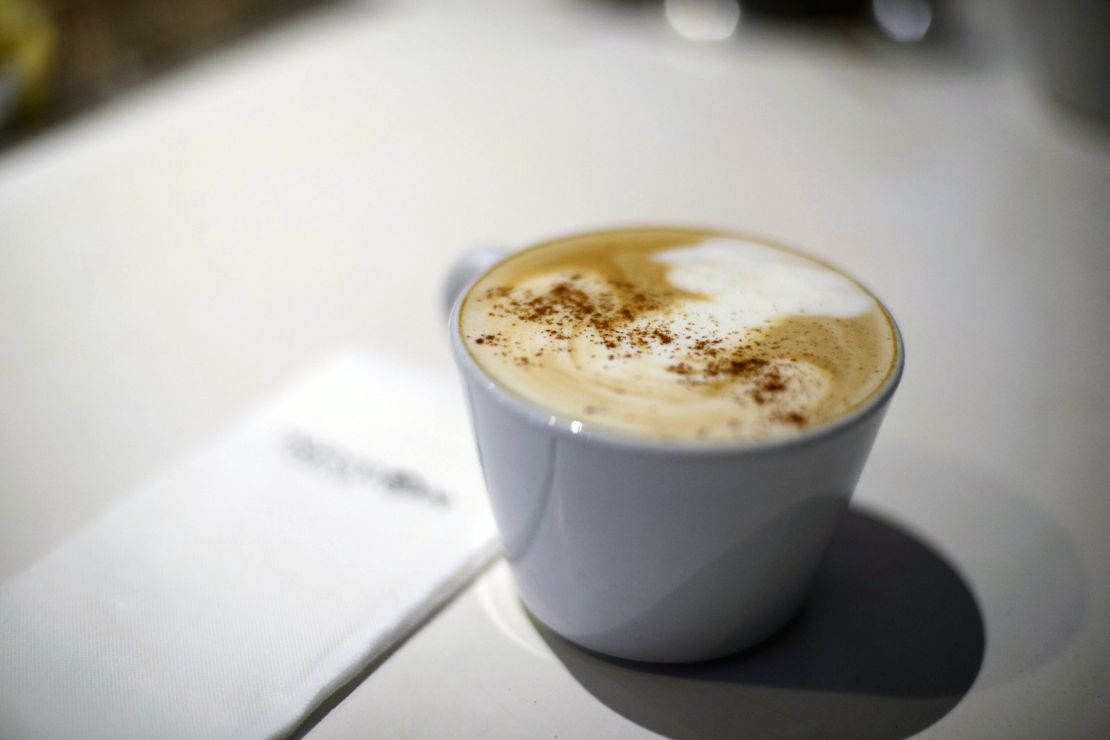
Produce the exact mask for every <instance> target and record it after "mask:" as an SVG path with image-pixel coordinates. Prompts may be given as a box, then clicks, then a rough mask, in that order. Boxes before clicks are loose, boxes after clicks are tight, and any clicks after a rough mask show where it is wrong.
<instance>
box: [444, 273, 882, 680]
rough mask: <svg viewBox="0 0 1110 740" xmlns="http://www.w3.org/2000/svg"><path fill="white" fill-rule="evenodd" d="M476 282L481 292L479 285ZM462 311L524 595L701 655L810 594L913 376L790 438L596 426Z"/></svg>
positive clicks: (499, 512)
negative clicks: (499, 357)
mask: <svg viewBox="0 0 1110 740" xmlns="http://www.w3.org/2000/svg"><path fill="white" fill-rule="evenodd" d="M464 294H465V293H464ZM461 302H462V296H460V298H459V300H458V301H456V303H455V306H454V308H453V310H452V313H451V318H450V325H449V326H450V335H451V345H452V352H453V354H454V357H455V361H456V363H457V365H458V367H459V370H460V372H461V375H462V379H463V385H464V388H465V391H466V396H467V400H468V405H469V409H470V418H471V421H472V423H473V428H474V436H475V440H476V442H477V446H478V454H479V457H480V459H481V463H482V469H483V472H484V474H485V481H486V486H487V488H488V491H489V496H490V501H491V503H492V507H493V513H494V517H495V519H496V520H497V525H498V529H499V531H500V533H501V539H502V544H503V548H504V552H505V556H506V558H507V559H508V561H509V564H510V566H511V568H512V572H513V575H514V577H515V580H516V584H517V587H518V589H519V592H520V596H521V598H522V600H523V601H524V604H525V605H526V606H527V607H528V609H529V610H530V611H531V612H532V614H533V615H535V617H537V618H538V619H539V620H540V621H541V622H543V623H544V624H545V625H547V626H548V627H549V628H551V629H552V630H554V631H555V632H557V633H559V634H560V635H562V636H563V637H565V638H567V639H569V640H571V641H572V642H575V643H577V644H579V645H581V646H583V647H586V648H589V649H591V650H595V651H597V652H600V653H604V654H607V655H612V656H616V657H620V658H627V659H632V660H640V661H652V662H688V661H696V660H704V659H709V658H715V657H720V656H723V655H727V654H730V653H734V652H736V651H738V650H741V649H743V648H746V647H749V646H751V645H753V644H755V643H757V642H759V641H760V640H762V639H764V638H765V637H767V636H769V635H770V634H771V633H773V632H774V631H776V630H777V629H778V628H779V627H781V626H782V625H783V624H784V623H785V622H786V621H788V620H789V619H790V617H791V616H792V615H793V614H794V612H795V611H796V610H797V609H798V607H799V606H800V605H801V603H802V601H803V600H804V599H805V596H806V593H807V591H808V587H809V585H810V582H811V581H812V580H813V577H814V575H815V573H816V571H817V567H818V565H819V562H820V560H821V557H822V555H823V553H824V551H825V548H826V546H827V545H828V543H829V541H830V539H831V537H832V534H833V530H834V529H835V527H836V524H837V522H838V520H839V518H840V515H841V514H842V512H843V511H844V509H845V508H846V507H847V504H848V500H849V499H850V498H851V495H852V491H853V489H854V488H855V485H856V481H857V479H858V478H859V475H860V472H861V471H862V470H863V466H864V463H865V462H866V460H867V456H868V454H869V452H870V450H871V446H872V443H873V441H874V439H875V435H876V434H877V433H878V430H879V426H880V424H881V422H882V418H883V415H884V413H885V411H886V408H887V406H888V404H889V401H890V398H891V396H892V394H893V392H894V390H895V388H896V386H897V384H898V381H899V379H900V376H901V371H902V365H903V361H902V358H903V351H902V346H901V339H900V337H899V339H898V343H899V347H898V365H897V367H896V369H895V372H893V373H892V374H891V376H890V378H888V380H887V381H886V382H885V384H884V386H883V387H882V388H881V389H880V390H879V391H878V392H877V393H876V395H875V396H874V397H873V398H872V399H871V400H869V401H868V402H867V403H866V404H865V405H864V406H863V407H862V408H860V409H857V410H856V411H854V412H853V413H851V414H849V415H847V416H845V417H843V418H841V419H839V420H837V421H835V422H833V423H831V424H828V425H825V426H823V427H820V428H817V429H814V430H809V431H807V432H805V433H803V434H800V435H798V436H796V437H791V438H789V439H787V440H783V441H775V442H764V443H753V444H744V445H731V446H721V445H709V444H695V443H669V442H662V441H652V440H637V439H633V438H630V437H628V436H622V435H619V434H616V433H613V432H609V431H604V430H597V429H592V428H590V426H589V425H588V424H583V423H580V422H579V420H577V419H574V418H570V417H565V416H560V415H558V414H555V413H553V412H551V411H548V410H545V409H543V408H541V407H539V406H537V405H535V404H532V403H530V402H528V401H526V400H524V399H521V398H520V397H518V396H516V395H515V394H513V393H511V392H510V391H508V390H506V389H505V388H503V387H502V386H500V385H499V384H498V383H497V382H496V381H494V380H493V379H492V378H491V377H490V376H489V375H488V374H487V373H486V372H485V371H484V370H482V368H481V367H479V366H478V364H477V363H476V362H475V361H474V359H473V357H472V356H471V355H470V353H469V351H468V350H467V349H466V347H465V345H464V343H463V340H462V337H461V333H460V330H459V320H458V312H459V310H460V306H461Z"/></svg>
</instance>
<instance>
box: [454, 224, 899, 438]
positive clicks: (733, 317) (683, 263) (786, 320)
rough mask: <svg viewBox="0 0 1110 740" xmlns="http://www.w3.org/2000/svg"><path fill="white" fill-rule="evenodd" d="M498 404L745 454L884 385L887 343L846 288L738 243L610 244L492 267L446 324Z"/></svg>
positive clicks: (861, 298)
mask: <svg viewBox="0 0 1110 740" xmlns="http://www.w3.org/2000/svg"><path fill="white" fill-rule="evenodd" d="M459 324H460V330H461V332H462V336H463V339H464V341H465V344H466V347H467V349H468V350H469V352H470V354H471V356H472V357H473V358H474V359H475V361H476V362H477V363H478V364H479V365H480V366H481V367H482V368H483V369H484V370H485V371H486V372H487V373H489V375H490V376H492V377H493V378H494V379H495V380H497V381H498V382H499V383H500V384H502V385H503V386H504V387H506V388H507V389H508V390H509V391H511V392H513V393H515V394H517V395H519V396H521V397H523V398H525V399H527V400H528V401H530V402H532V403H534V404H536V405H538V406H540V407H542V408H544V409H547V410H549V411H551V413H552V414H553V415H557V416H560V417H570V418H572V419H574V420H576V421H579V422H580V423H581V425H583V426H587V427H589V428H591V429H593V428H597V429H606V430H611V431H616V432H619V433H623V434H627V435H631V436H635V437H646V438H655V439H689V440H711V441H741V442H742V441H757V440H765V439H774V438H781V437H784V436H789V435H792V434H796V433H798V432H799V431H800V430H804V429H808V428H811V427H814V426H818V425H821V424H824V423H827V422H829V421H831V420H833V419H835V418H837V417H839V416H842V415H844V414H846V413H848V412H849V411H851V410H852V409H854V408H856V407H858V406H859V405H860V404H862V403H863V402H865V401H866V400H867V399H868V398H869V397H870V396H871V395H872V394H874V393H875V392H876V391H877V390H878V389H879V388H880V387H881V386H882V384H883V382H884V381H885V380H886V378H887V377H888V376H889V375H890V373H891V372H892V369H893V367H894V364H895V361H896V354H897V345H896V339H895V333H894V327H893V324H892V322H891V321H890V318H889V317H888V315H887V314H886V312H885V311H884V310H883V309H882V307H881V306H880V305H879V303H878V302H877V301H876V300H875V298H874V297H873V296H872V295H871V294H870V293H869V292H867V291H866V290H865V289H864V288H863V287H861V286H860V285H859V284H858V283H856V282H855V281H853V280H852V279H851V278H848V277H846V276H845V275H843V274H842V273H840V272H838V271H836V270H834V269H833V268H831V267H828V266H826V265H824V264H821V263H820V262H817V261H815V260H813V259H810V258H807V257H804V256H802V255H799V254H797V253H794V252H792V251H788V250H786V249H781V248H778V247H774V246H770V245H766V244H761V243H758V242H754V241H748V240H745V239H741V238H738V237H731V236H725V235H720V234H715V233H710V232H695V231H683V230H673V231H672V230H663V229H644V230H635V229H630V230H623V231H614V232H606V233H599V234H590V235H585V236H579V237H573V238H570V239H565V240H561V241H556V242H551V243H548V244H544V245H540V246H538V247H533V248H532V249H529V250H525V251H523V252H520V253H518V254H515V255H512V256H511V257H509V258H507V259H506V260H504V261H502V262H501V263H499V264H497V265H495V266H494V267H493V268H492V269H491V270H490V271H489V272H487V273H486V274H485V275H484V276H483V277H482V278H480V279H479V280H478V281H477V282H476V283H475V284H474V285H473V286H472V287H471V289H470V291H469V292H468V294H467V296H466V298H465V300H464V302H463V305H462V309H461V312H460V316H459Z"/></svg>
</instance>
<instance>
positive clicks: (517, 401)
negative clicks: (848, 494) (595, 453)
mask: <svg viewBox="0 0 1110 740" xmlns="http://www.w3.org/2000/svg"><path fill="white" fill-rule="evenodd" d="M630 231H671V232H689V233H690V234H697V235H700V236H724V237H728V238H733V239H740V240H744V241H751V242H754V243H757V244H764V245H767V246H771V247H774V248H776V249H782V250H784V251H787V252H790V253H792V254H796V255H799V256H801V257H805V258H806V259H809V260H812V261H814V262H817V263H818V264H821V265H824V266H825V267H828V268H829V269H832V270H834V271H836V272H837V273H839V274H841V275H843V276H845V277H846V278H848V279H849V280H851V281H852V282H854V283H856V285H858V286H859V287H860V288H862V289H863V290H864V291H866V292H867V294H868V295H870V296H871V297H872V298H873V299H875V302H876V303H877V304H878V305H879V308H880V310H882V312H883V314H884V315H885V316H886V318H887V320H888V321H889V322H890V326H891V328H892V329H893V331H894V346H895V353H896V356H895V361H894V365H893V367H892V368H891V370H890V372H889V373H888V374H887V376H886V378H885V379H884V380H883V382H882V384H881V385H880V386H879V387H878V388H876V389H875V391H874V392H873V393H872V394H871V395H870V396H869V397H868V398H867V399H866V400H865V401H864V402H863V403H861V404H859V405H858V406H856V407H855V408H853V409H852V410H851V411H849V412H848V413H846V414H843V415H841V416H838V417H836V418H835V419H832V420H831V421H828V422H826V423H824V424H819V425H817V426H814V427H812V428H810V429H806V430H804V431H802V432H799V433H797V434H792V435H790V436H788V437H777V438H772V439H764V440H750V441H738V442H737V441H728V440H723V441H722V440H710V441H698V440H686V439H653V438H650V437H638V436H635V435H634V434H631V433H623V432H620V431H616V430H613V429H610V428H607V427H604V426H600V425H597V424H592V423H591V422H589V421H588V420H583V419H579V418H576V417H573V416H571V415H567V414H563V413H559V412H557V411H555V410H554V409H549V408H545V407H544V406H542V405H540V404H538V403H536V402H534V401H531V400H529V399H527V398H524V397H522V396H520V395H518V394H517V393H515V392H513V391H511V390H509V389H508V388H505V387H504V386H503V385H502V384H501V383H499V382H498V381H497V380H496V379H494V378H493V377H492V376H491V375H490V374H489V373H488V372H486V371H485V370H484V369H483V368H482V367H481V366H480V365H479V364H478V362H477V360H475V359H474V356H473V355H472V354H471V353H470V350H469V349H467V347H466V344H465V342H464V341H463V338H462V325H461V323H460V314H461V312H462V305H463V303H465V302H466V298H467V296H469V295H470V291H471V289H472V288H473V287H474V286H475V285H476V284H477V283H478V282H479V281H480V280H481V279H482V278H483V277H485V276H486V275H487V274H488V273H489V272H491V271H492V270H494V269H495V268H497V267H498V266H499V265H501V264H502V263H503V262H505V261H506V260H508V259H512V258H513V257H515V256H516V255H518V254H520V253H521V252H524V251H531V250H533V249H541V248H543V247H546V246H548V245H551V244H555V243H558V242H562V241H566V240H568V239H573V238H578V237H591V236H605V235H609V234H619V233H625V232H630ZM448 330H449V332H450V335H451V337H450V341H451V351H452V354H453V355H454V357H455V362H456V364H457V365H458V366H459V369H460V370H461V371H462V372H463V373H464V375H469V376H470V378H468V380H474V381H476V382H478V383H480V384H481V385H482V387H483V388H484V389H485V390H486V391H487V392H488V394H489V395H490V396H491V397H492V398H493V399H494V400H496V401H497V402H498V403H499V404H500V405H503V406H506V407H508V408H510V409H512V410H513V411H515V412H516V413H517V414H519V415H521V416H523V417H525V418H527V419H528V420H529V421H531V422H533V423H535V424H538V425H540V426H543V427H547V428H548V429H550V430H551V432H552V433H553V434H555V435H556V436H557V437H561V438H564V439H567V441H574V442H577V443H585V444H589V445H591V446H594V447H600V448H612V449H615V450H623V451H630V450H631V451H644V452H652V453H662V454H672V455H677V456H682V457H723V456H730V457H731V456H737V455H756V454H767V453H769V452H776V451H779V450H788V449H793V448H796V447H801V446H806V445H810V444H813V443H816V442H820V441H822V440H824V439H827V438H828V437H830V436H833V435H835V434H838V433H840V432H842V431H844V430H846V429H847V428H849V427H853V426H855V425H857V424H859V423H861V422H863V421H864V420H866V419H867V418H869V417H870V416H872V415H873V414H875V413H877V412H879V411H880V410H882V409H883V408H885V407H886V404H887V402H888V401H889V399H890V397H891V396H892V395H893V394H894V391H895V390H896V389H897V388H898V385H899V384H900V383H901V380H902V374H903V370H904V369H905V364H906V349H905V343H904V342H903V339H902V330H901V328H900V327H899V326H898V322H897V320H896V319H895V318H894V314H893V313H892V312H891V310H890V309H889V308H888V307H887V305H886V304H885V303H884V302H883V300H882V299H881V298H879V296H878V295H877V294H876V293H875V291H873V290H871V288H869V287H868V286H867V285H865V284H864V283H863V282H861V281H860V280H859V279H858V278H856V277H855V276H854V275H852V274H851V273H849V272H847V271H845V270H842V269H840V268H839V267H837V266H836V265H833V264H831V263H829V262H827V261H825V260H823V259H821V258H819V257H814V256H812V255H810V254H808V253H806V252H804V251H802V250H800V249H797V248H795V247H792V246H790V245H786V244H783V243H781V242H778V241H776V240H774V239H768V238H765V237H761V236H754V235H751V234H744V233H741V232H737V231H728V230H723V229H705V228H694V227H687V226H666V225H635V226H623V227H613V228H607V229H596V230H590V231H579V232H574V233H570V234H567V235H564V236H561V237H556V238H553V239H546V240H544V241H542V242H538V243H536V244H532V245H529V246H527V247H524V248H523V249H518V250H514V251H510V252H508V253H507V254H506V255H505V256H504V257H502V258H501V259H499V260H497V262H495V263H493V264H492V265H490V266H489V267H488V268H486V269H485V270H484V271H482V273H481V274H479V275H477V276H476V277H475V278H474V279H473V280H471V281H470V283H469V284H468V285H467V287H466V289H465V290H463V291H460V293H459V295H458V297H456V299H455V301H454V303H453V304H452V307H451V313H450V317H449V319H448Z"/></svg>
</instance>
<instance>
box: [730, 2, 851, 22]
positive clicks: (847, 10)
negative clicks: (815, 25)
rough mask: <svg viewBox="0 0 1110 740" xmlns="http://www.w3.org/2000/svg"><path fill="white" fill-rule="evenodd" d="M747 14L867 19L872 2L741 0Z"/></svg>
mask: <svg viewBox="0 0 1110 740" xmlns="http://www.w3.org/2000/svg"><path fill="white" fill-rule="evenodd" d="M740 5H741V6H743V8H744V11H745V12H749V13H754V14H757V15H766V16H794V17H798V18H825V19H833V18H849V19H860V18H866V17H867V14H868V11H869V10H870V7H871V3H870V0H741V3H740Z"/></svg>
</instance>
